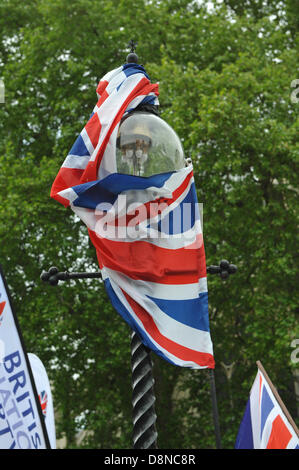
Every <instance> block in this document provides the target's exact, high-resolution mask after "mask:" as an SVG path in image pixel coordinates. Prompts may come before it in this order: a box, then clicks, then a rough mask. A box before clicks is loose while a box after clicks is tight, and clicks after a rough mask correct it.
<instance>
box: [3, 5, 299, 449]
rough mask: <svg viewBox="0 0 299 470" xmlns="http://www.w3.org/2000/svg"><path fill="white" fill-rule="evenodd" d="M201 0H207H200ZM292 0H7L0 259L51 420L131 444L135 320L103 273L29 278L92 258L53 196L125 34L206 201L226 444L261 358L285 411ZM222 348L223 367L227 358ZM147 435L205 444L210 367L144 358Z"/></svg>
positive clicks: (68, 432) (291, 328)
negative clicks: (148, 390) (47, 280)
mask: <svg viewBox="0 0 299 470" xmlns="http://www.w3.org/2000/svg"><path fill="white" fill-rule="evenodd" d="M209 4H211V2H209ZM294 5H295V2H291V1H288V0H285V1H281V2H274V1H270V0H268V1H263V2H256V1H251V0H246V1H244V2H235V1H231V0H227V1H224V2H223V3H221V4H219V2H214V7H213V8H210V7H208V5H206V2H193V1H188V0H161V1H159V2H151V1H145V0H134V2H133V1H131V0H126V1H123V0H118V1H115V0H102V1H101V2H98V1H95V0H74V1H73V2H69V1H67V0H53V1H49V0H39V1H32V0H28V1H26V2H19V1H17V0H3V1H2V2H1V5H0V31H1V33H0V78H1V79H2V80H3V81H4V84H5V103H4V104H0V198H1V199H0V200H1V204H0V262H1V264H2V265H3V268H4V272H5V274H6V277H7V280H8V283H9V286H10V288H11V292H12V297H13V302H14V306H15V309H16V311H17V314H18V317H19V320H20V323H21V326H22V330H23V334H24V336H25V342H26V345H27V349H28V351H32V352H34V353H36V354H37V355H39V357H40V358H41V359H42V361H43V362H44V364H45V366H46V368H47V370H48V373H49V376H50V379H51V381H52V383H53V392H54V401H55V406H56V409H57V412H58V414H57V418H56V425H57V435H58V437H62V436H65V437H66V439H67V444H66V446H67V447H76V445H77V444H76V434H77V433H78V431H79V430H80V429H86V430H88V431H89V433H87V435H86V437H85V439H84V440H83V441H82V442H81V443H80V447H91V448H130V447H131V427H132V425H131V388H130V387H131V383H130V380H131V379H130V331H129V328H128V327H127V325H126V324H125V323H124V322H123V321H122V320H121V319H120V318H119V317H118V315H117V314H116V313H115V312H114V310H113V309H112V307H111V305H110V303H109V301H108V298H107V296H106V293H105V291H104V288H103V284H102V283H101V282H100V281H98V280H92V281H90V282H88V281H78V282H76V283H69V284H61V285H59V287H57V288H55V289H54V288H52V287H50V286H45V285H42V283H41V281H40V279H39V276H40V273H41V271H42V270H43V269H45V268H48V267H50V266H52V265H57V266H58V267H59V269H61V270H63V269H70V270H89V271H94V270H97V269H98V268H97V260H96V256H95V252H94V249H93V247H92V246H91V245H90V242H89V240H88V237H87V231H86V228H85V227H84V226H83V225H82V223H81V222H80V221H79V220H78V219H77V218H76V217H74V215H72V213H71V211H69V210H66V209H64V208H63V207H62V206H60V205H59V204H57V203H55V202H54V201H53V200H51V199H50V197H49V193H50V188H51V185H52V183H53V180H54V178H55V176H56V174H57V172H58V170H59V168H60V166H61V164H62V162H63V160H64V158H65V156H66V154H67V153H68V151H69V149H70V148H71V146H72V144H73V142H74V140H75V138H76V135H77V134H78V133H79V132H80V131H81V129H82V127H83V126H84V124H85V122H86V121H87V119H88V117H89V115H90V112H91V110H92V108H93V106H94V103H95V99H96V95H95V88H96V85H97V81H98V80H99V79H100V78H101V77H102V76H103V75H104V74H105V73H106V72H107V71H109V70H111V69H112V68H114V67H117V66H119V65H120V64H122V63H123V62H124V61H125V57H126V54H127V52H128V51H127V49H126V44H127V43H128V41H129V39H131V38H132V37H134V39H136V40H137V41H138V43H139V45H138V51H137V52H138V54H139V56H140V58H141V62H142V63H143V64H144V65H145V66H146V69H147V72H148V73H149V74H150V76H151V78H152V80H153V81H155V80H158V81H159V82H160V103H161V111H162V117H163V118H165V120H166V121H167V122H168V123H169V124H170V125H172V126H173V128H174V129H175V130H176V132H177V133H178V135H179V136H180V137H181V138H182V141H183V145H184V149H185V153H186V155H187V156H191V157H192V160H193V164H194V167H195V177H196V182H197V190H198V198H199V201H200V202H203V203H204V240H205V249H206V256H207V264H213V263H215V262H218V261H219V260H220V259H222V258H227V259H229V260H230V261H232V262H235V263H236V264H237V265H238V268H239V271H238V273H237V274H236V275H235V276H234V277H232V278H231V279H229V280H228V281H227V282H226V283H225V284H224V283H222V282H221V281H220V279H219V278H213V277H212V278H211V277H210V278H209V304H210V317H211V321H210V323H211V332H212V339H213V342H214V349H215V359H216V385H217V392H218V405H219V411H220V425H221V432H222V440H223V446H224V447H233V445H234V440H235V437H236V434H237V430H238V426H239V424H240V420H241V416H242V413H243V411H244V407H245V403H246V400H247V397H248V394H249V390H250V387H251V384H252V382H253V379H254V376H255V373H256V365H255V361H256V360H261V362H262V363H263V365H264V366H265V368H266V370H267V371H268V373H269V375H270V377H271V379H272V380H273V382H274V383H275V384H276V385H277V386H278V388H279V391H280V393H281V396H282V397H283V399H284V401H285V403H286V405H287V407H288V409H289V411H290V412H291V414H292V415H293V417H294V418H295V419H296V406H295V402H294V394H293V379H292V368H294V366H295V365H294V364H292V363H291V361H290V356H291V352H292V349H291V342H292V340H293V339H294V338H298V329H297V330H296V327H297V324H296V306H297V305H298V298H297V294H296V287H297V286H296V274H297V270H296V264H297V260H296V251H297V250H296V241H297V240H296V228H297V225H298V220H297V214H296V197H297V195H298V190H297V188H296V182H297V181H296V175H297V173H298V168H297V162H298V144H297V142H296V135H297V134H298V104H297V103H296V100H291V93H292V91H294V89H292V88H291V82H292V80H294V79H296V78H297V77H296V75H295V70H296V58H297V56H296V53H297V44H298V42H297V41H298V39H297V29H298V23H297V22H298V14H297V13H298V12H297V11H296V7H295V6H294ZM228 364H233V365H234V368H233V374H232V375H231V376H230V375H229V374H228V373H226V372H227V369H225V367H224V366H225V365H228ZM154 373H155V380H156V395H157V414H158V423H157V427H158V432H159V442H158V444H159V447H160V448H213V447H215V439H214V434H213V422H212V416H211V405H210V403H211V402H210V388H209V375H208V371H192V370H185V369H184V370H182V369H180V368H177V367H174V366H171V365H169V364H167V363H166V362H163V361H162V360H160V359H159V358H157V357H155V358H154Z"/></svg>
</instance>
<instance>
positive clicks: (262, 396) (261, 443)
mask: <svg viewBox="0 0 299 470" xmlns="http://www.w3.org/2000/svg"><path fill="white" fill-rule="evenodd" d="M272 390H273V388H272V387H270V384H269V382H268V380H267V378H266V377H265V375H264V374H263V372H262V371H261V370H258V373H257V375H256V378H255V380H254V383H253V386H252V388H251V391H250V397H249V400H248V402H247V405H246V409H245V412H244V415H243V419H242V422H241V425H240V428H239V432H238V435H237V439H236V443H235V449H299V438H298V430H297V429H295V425H293V424H292V423H291V422H290V420H289V419H288V417H287V416H286V413H285V412H284V411H283V410H282V407H281V406H280V404H279V402H278V400H277V398H276V396H275V394H274V393H273V391H272Z"/></svg>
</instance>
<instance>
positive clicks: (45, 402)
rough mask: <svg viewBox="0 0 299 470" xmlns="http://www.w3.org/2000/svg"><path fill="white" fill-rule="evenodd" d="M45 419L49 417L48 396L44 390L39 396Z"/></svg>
mask: <svg viewBox="0 0 299 470" xmlns="http://www.w3.org/2000/svg"><path fill="white" fill-rule="evenodd" d="M38 398H39V402H40V406H41V409H42V412H43V415H44V417H46V416H47V405H48V395H47V392H45V391H44V390H43V391H42V392H41V393H40V394H39V396H38Z"/></svg>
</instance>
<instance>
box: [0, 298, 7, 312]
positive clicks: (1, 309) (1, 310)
mask: <svg viewBox="0 0 299 470" xmlns="http://www.w3.org/2000/svg"><path fill="white" fill-rule="evenodd" d="M5 303H6V302H5V301H4V302H0V315H2V312H3V310H4V307H5Z"/></svg>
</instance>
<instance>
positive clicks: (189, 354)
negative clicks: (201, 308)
mask: <svg viewBox="0 0 299 470" xmlns="http://www.w3.org/2000/svg"><path fill="white" fill-rule="evenodd" d="M122 292H123V294H124V296H125V297H126V299H127V301H128V303H129V304H130V306H131V308H132V309H133V311H134V313H135V314H136V315H137V317H138V318H139V320H140V321H141V322H142V324H143V327H144V329H145V330H146V332H147V333H148V334H149V335H150V336H151V338H152V339H153V340H154V341H156V343H158V344H159V346H161V347H162V348H164V349H165V350H166V351H168V352H170V353H171V354H173V355H174V356H176V357H177V358H179V359H181V360H182V361H188V362H189V361H192V362H195V363H196V364H198V365H199V366H201V367H209V368H211V369H213V368H214V367H215V362H214V357H213V356H212V355H211V354H209V353H203V352H199V351H194V350H193V349H190V348H186V347H185V346H182V345H181V344H178V343H176V342H175V341H172V340H171V339H169V338H167V337H166V336H164V335H162V333H160V331H159V329H158V328H157V326H156V324H155V322H154V320H153V319H152V317H151V315H150V314H149V313H148V312H147V311H146V310H145V309H144V308H143V307H141V305H139V304H138V303H137V302H135V300H134V299H132V297H130V296H129V295H128V294H127V293H126V292H125V291H123V290H122Z"/></svg>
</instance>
